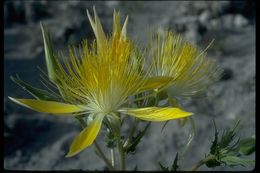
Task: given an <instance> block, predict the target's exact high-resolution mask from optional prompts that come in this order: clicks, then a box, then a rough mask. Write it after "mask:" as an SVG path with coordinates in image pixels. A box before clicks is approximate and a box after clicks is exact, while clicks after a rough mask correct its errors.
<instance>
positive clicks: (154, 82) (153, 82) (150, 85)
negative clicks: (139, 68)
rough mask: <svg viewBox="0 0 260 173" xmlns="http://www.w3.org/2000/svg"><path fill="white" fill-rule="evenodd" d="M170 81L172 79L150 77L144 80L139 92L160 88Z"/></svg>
mask: <svg viewBox="0 0 260 173" xmlns="http://www.w3.org/2000/svg"><path fill="white" fill-rule="evenodd" d="M171 80H172V78H170V77H164V76H157V77H150V78H148V79H147V80H146V82H145V84H144V85H143V86H142V88H141V89H140V92H143V91H146V90H153V89H157V88H161V87H163V86H165V85H167V84H168V83H169V82H170V81H171Z"/></svg>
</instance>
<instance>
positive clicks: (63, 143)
mask: <svg viewBox="0 0 260 173" xmlns="http://www.w3.org/2000/svg"><path fill="white" fill-rule="evenodd" d="M92 5H95V6H96V9H97V11H98V13H99V15H100V18H101V21H102V23H103V25H104V29H105V31H111V27H112V14H113V9H114V8H116V9H118V10H120V11H121V13H122V16H124V17H125V16H126V15H128V16H129V25H128V26H129V27H128V33H129V36H130V37H131V38H133V39H134V40H136V41H137V42H139V43H141V44H143V45H147V44H148V43H149V36H150V34H149V32H150V31H158V30H160V31H161V30H163V29H164V28H168V29H171V30H173V31H176V32H178V33H182V34H183V35H184V37H185V38H186V39H187V40H189V41H191V42H193V43H196V44H198V45H199V46H200V47H202V48H205V47H206V46H207V44H208V43H209V42H210V41H211V40H212V39H215V41H214V44H213V46H212V47H211V48H210V49H209V51H208V56H210V58H213V59H215V60H216V61H217V62H218V63H219V64H220V65H221V67H222V68H223V69H224V70H225V76H224V77H223V78H222V79H221V80H220V81H219V82H218V83H216V84H215V85H214V86H212V87H211V88H210V90H209V91H207V93H206V94H207V95H208V96H209V97H207V98H203V99H201V98H200V99H185V100H182V105H183V107H185V109H186V110H188V111H192V112H194V113H195V115H194V119H195V122H196V126H197V134H196V136H195V139H194V140H193V143H192V146H191V149H190V150H189V151H188V153H187V155H186V157H185V159H184V160H182V161H181V163H182V165H181V166H183V167H186V168H190V167H191V165H192V164H194V163H196V161H198V160H199V159H201V158H203V157H204V155H205V154H207V152H208V151H209V147H210V144H211V141H212V138H213V133H214V128H213V124H212V118H214V119H215V120H216V123H217V126H218V128H219V129H224V128H226V127H230V126H231V125H232V123H234V121H235V120H236V119H237V118H239V119H241V120H242V126H241V130H240V137H249V136H251V135H253V134H255V17H254V16H255V13H254V12H255V9H254V6H253V5H252V4H247V3H242V2H240V3H234V4H231V3H230V2H221V3H220V2H217V1H216V2H215V1H213V2H208V3H206V2H195V3H194V2H188V1H185V2H177V1H175V2H169V1H166V2H155V1H153V2H142V1H137V2H128V1H125V2H118V1H108V2H91V3H88V2H77V1H72V2H68V1H65V2H63V3H59V2H52V3H50V2H49V3H46V2H45V1H42V3H29V2H27V3H26V4H25V3H15V4H13V7H12V8H11V7H10V6H11V5H10V4H7V3H5V11H4V12H5V13H4V14H5V16H4V17H5V18H4V19H5V30H4V147H5V148H4V151H5V152H4V167H5V169H10V170H75V169H81V170H96V169H98V170H103V169H104V168H105V164H104V163H103V162H102V160H100V159H99V158H98V157H97V156H96V155H95V153H94V147H90V148H89V149H86V150H85V151H83V152H82V153H81V154H79V155H77V156H75V157H73V158H69V159H68V158H65V157H64V155H65V154H66V152H67V150H68V148H69V145H70V143H71V141H72V139H73V137H74V136H75V135H76V134H77V133H78V132H79V131H80V126H79V125H78V124H77V122H76V121H75V120H73V119H71V118H67V117H55V116H51V115H47V114H41V113H37V112H33V111H31V110H29V109H26V108H24V107H21V106H18V105H16V104H14V103H12V102H11V101H10V100H8V98H7V96H13V97H28V96H29V95H28V94H26V92H24V91H23V90H22V89H21V88H20V87H18V86H17V85H16V84H14V83H13V82H12V81H11V80H10V78H9V77H10V75H15V74H19V76H20V77H21V78H22V79H23V80H25V81H27V82H29V83H31V84H33V85H34V86H42V85H41V82H40V81H39V79H40V76H39V74H40V71H39V70H38V68H37V66H39V67H41V68H42V69H44V70H45V62H44V52H43V51H44V50H43V43H42V37H41V31H40V24H39V22H40V21H42V22H43V23H44V24H45V25H46V26H47V27H48V28H49V29H50V31H51V33H52V35H53V39H54V42H55V46H56V47H57V48H58V49H60V50H64V49H65V48H66V45H67V44H77V43H79V42H80V40H81V39H82V38H83V37H84V38H86V37H87V38H89V39H92V38H93V37H94V36H93V33H92V30H91V28H90V24H89V23H88V20H87V17H86V13H85V10H86V9H87V8H88V9H91V8H92ZM248 9H249V10H248ZM12 10H13V11H12ZM162 126H163V123H152V125H151V127H150V129H149V131H148V132H147V134H146V135H145V137H144V138H143V139H142V141H141V143H140V144H139V146H138V150H137V152H136V154H135V155H129V156H128V157H127V169H128V170H132V169H134V167H135V166H136V165H138V170H159V166H158V164H157V162H158V161H161V162H162V163H163V164H164V165H170V164H171V163H172V161H173V159H174V157H175V154H176V152H177V151H179V150H180V149H181V148H182V146H183V145H184V144H185V142H186V141H187V139H188V132H189V127H188V126H187V127H186V126H185V127H184V128H180V127H179V126H178V124H177V122H176V121H172V122H170V123H169V124H168V125H167V126H166V128H165V130H164V131H163V132H162V133H161V128H162ZM124 128H125V130H127V128H128V124H125V127H124ZM103 139H104V132H103V131H102V133H101V134H100V135H99V137H98V142H99V143H100V144H101V145H102V146H104V145H105V143H104V142H103ZM108 153H109V152H108V151H107V154H108ZM250 158H254V155H253V156H251V157H250ZM251 169H253V167H247V168H244V167H239V166H238V167H234V168H227V167H218V168H216V169H215V170H251ZM201 170H208V168H207V167H202V168H201Z"/></svg>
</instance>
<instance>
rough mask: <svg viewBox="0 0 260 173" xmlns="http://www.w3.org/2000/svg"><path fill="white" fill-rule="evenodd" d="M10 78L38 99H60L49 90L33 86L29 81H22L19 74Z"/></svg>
mask: <svg viewBox="0 0 260 173" xmlns="http://www.w3.org/2000/svg"><path fill="white" fill-rule="evenodd" d="M10 78H11V80H12V81H13V82H15V83H16V84H18V85H19V86H21V87H22V88H23V89H24V90H25V91H27V92H28V93H30V94H31V95H32V96H33V97H34V98H36V99H37V100H46V101H58V99H57V98H56V97H54V96H53V95H51V94H50V93H49V92H48V91H46V90H42V89H38V88H35V87H32V86H31V85H29V84H28V83H26V82H24V81H22V80H21V79H20V78H19V77H18V76H16V78H15V77H13V76H11V77H10Z"/></svg>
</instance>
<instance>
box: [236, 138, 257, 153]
mask: <svg viewBox="0 0 260 173" xmlns="http://www.w3.org/2000/svg"><path fill="white" fill-rule="evenodd" d="M254 152H255V137H254V136H253V137H250V138H246V139H243V140H241V141H240V143H239V153H241V154H243V155H250V154H252V153H254Z"/></svg>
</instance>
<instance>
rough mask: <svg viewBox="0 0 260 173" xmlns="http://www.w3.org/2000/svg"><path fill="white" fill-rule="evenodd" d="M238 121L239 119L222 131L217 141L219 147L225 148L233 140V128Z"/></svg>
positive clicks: (234, 134) (234, 128)
mask: <svg viewBox="0 0 260 173" xmlns="http://www.w3.org/2000/svg"><path fill="white" fill-rule="evenodd" d="M239 123H240V121H237V123H236V124H235V125H234V126H233V127H232V128H229V129H228V130H226V131H224V132H223V134H222V136H221V139H220V141H219V147H220V148H226V147H228V146H229V145H230V143H231V142H232V141H233V139H234V138H235V136H236V133H235V130H236V128H237V126H238V125H239Z"/></svg>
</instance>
